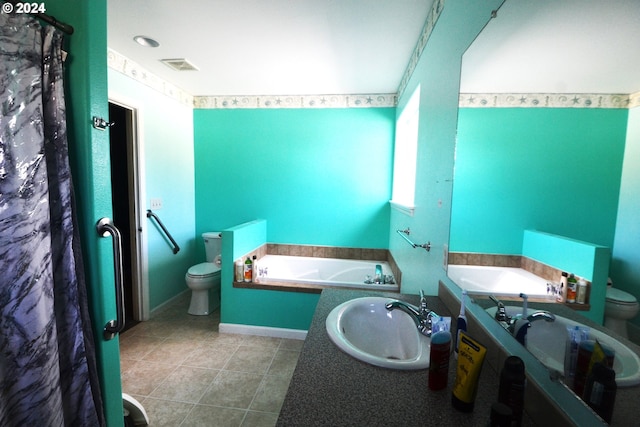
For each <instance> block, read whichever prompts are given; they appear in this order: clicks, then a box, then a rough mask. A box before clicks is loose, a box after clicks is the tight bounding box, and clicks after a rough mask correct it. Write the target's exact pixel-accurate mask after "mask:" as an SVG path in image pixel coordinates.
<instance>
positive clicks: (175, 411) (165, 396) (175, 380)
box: [120, 293, 303, 427]
mask: <svg viewBox="0 0 640 427" xmlns="http://www.w3.org/2000/svg"><path fill="white" fill-rule="evenodd" d="M188 305H189V295H188V293H185V294H183V295H181V296H180V297H179V298H178V299H177V300H176V301H175V302H173V303H172V304H169V305H168V306H167V307H165V308H163V309H162V310H161V311H160V312H159V313H154V315H153V316H152V318H151V320H149V321H147V322H142V323H139V324H138V325H136V326H134V327H133V328H131V329H130V330H128V331H127V332H125V333H124V334H122V336H121V338H120V357H121V371H122V388H123V392H124V393H128V394H130V395H132V396H133V397H135V398H136V399H137V400H138V401H140V402H141V403H142V405H143V406H144V407H145V410H146V411H147V414H148V416H149V418H150V421H151V425H152V426H154V427H158V426H171V427H176V426H194V425H220V426H223V425H224V426H265V427H266V426H273V425H275V422H276V419H277V417H278V412H279V410H280V406H281V404H282V401H283V400H284V396H285V393H286V390H287V387H288V385H289V381H290V378H291V375H292V373H293V370H294V368H295V366H296V362H297V359H298V356H299V354H300V349H301V348H302V343H303V341H300V340H288V339H281V338H271V337H257V336H251V335H235V334H221V333H219V332H218V324H219V322H220V319H219V314H220V312H219V311H216V312H214V313H212V314H211V315H209V316H190V315H189V314H187V307H188Z"/></svg>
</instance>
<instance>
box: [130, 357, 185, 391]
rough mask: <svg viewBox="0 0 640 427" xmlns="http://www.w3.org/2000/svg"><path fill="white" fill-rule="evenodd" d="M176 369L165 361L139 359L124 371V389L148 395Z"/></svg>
mask: <svg viewBox="0 0 640 427" xmlns="http://www.w3.org/2000/svg"><path fill="white" fill-rule="evenodd" d="M175 369H176V366H173V365H167V364H163V363H152V362H145V361H139V362H136V363H135V364H134V365H133V366H131V367H130V368H129V369H128V370H127V371H126V372H123V373H122V391H123V392H125V393H127V394H132V395H133V394H136V395H142V396H148V395H149V394H151V392H152V391H153V390H155V388H156V387H158V386H159V385H160V384H161V383H162V382H163V381H164V380H165V379H166V378H167V377H168V376H169V374H171V372H173V370H175Z"/></svg>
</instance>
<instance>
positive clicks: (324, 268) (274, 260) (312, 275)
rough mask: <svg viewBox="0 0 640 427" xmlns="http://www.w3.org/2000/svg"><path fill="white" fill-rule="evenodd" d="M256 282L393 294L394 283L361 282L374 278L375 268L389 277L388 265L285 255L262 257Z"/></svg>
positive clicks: (396, 285)
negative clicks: (301, 284)
mask: <svg viewBox="0 0 640 427" xmlns="http://www.w3.org/2000/svg"><path fill="white" fill-rule="evenodd" d="M257 264H258V268H257V270H258V282H259V283H267V284H268V283H275V282H289V283H303V284H308V285H319V286H327V287H348V288H358V289H375V290H381V291H397V290H398V284H396V283H393V284H392V283H384V284H376V283H365V281H366V280H367V279H370V280H372V279H373V278H374V276H375V272H376V265H380V266H382V273H383V274H384V275H387V276H392V275H393V274H392V272H391V267H390V266H389V263H387V262H384V261H362V260H350V259H335V258H316V257H301V256H289V255H265V256H263V257H262V258H260V259H259V260H258V263H257Z"/></svg>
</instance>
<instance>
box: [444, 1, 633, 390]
mask: <svg viewBox="0 0 640 427" xmlns="http://www.w3.org/2000/svg"><path fill="white" fill-rule="evenodd" d="M639 20H640V2H637V1H635V0H615V1H610V2H602V1H599V0H563V1H562V2H558V1H555V0H539V1H530V0H506V1H505V3H504V4H503V5H502V7H501V8H500V9H499V10H498V11H497V13H496V16H495V17H494V19H492V20H491V21H490V22H489V23H488V24H487V26H486V27H485V28H484V29H483V31H482V32H481V33H480V35H479V36H478V38H477V39H476V40H475V41H474V42H473V43H472V45H471V46H470V47H469V49H468V50H467V51H466V52H465V54H464V56H463V60H462V73H461V89H460V92H461V96H460V109H459V117H458V140H457V143H456V158H455V166H454V168H455V170H454V184H453V200H452V214H451V232H450V242H449V251H450V255H449V263H450V265H451V264H481V265H491V264H493V263H495V264H494V265H502V266H508V265H509V263H516V264H518V265H513V266H520V265H519V263H520V262H521V261H520V260H519V259H518V258H519V257H520V256H521V255H522V249H523V239H524V235H525V230H539V231H544V232H546V233H551V234H554V235H559V236H566V237H567V238H570V239H576V240H579V241H584V242H591V243H593V244H595V245H601V246H605V247H608V248H611V250H612V253H613V257H612V258H613V261H612V263H611V268H610V275H611V276H612V277H613V278H614V281H615V278H616V277H623V278H624V277H625V274H626V275H628V274H629V273H628V271H629V269H628V268H626V267H625V265H629V264H633V263H634V262H635V263H636V264H637V262H638V259H639V257H640V249H632V250H631V251H632V252H629V251H628V250H626V249H624V250H623V249H621V250H619V252H618V253H616V248H615V245H616V244H619V242H620V240H621V239H623V238H625V237H624V236H626V235H631V236H633V235H635V236H636V238H637V237H638V231H637V211H636V213H635V214H632V213H629V212H626V213H624V212H621V206H623V205H625V199H626V200H634V201H638V200H639V199H640V187H638V185H637V182H636V183H635V185H629V182H626V183H625V180H626V181H630V180H629V178H628V177H627V178H625V176H624V173H625V172H624V171H625V170H628V169H629V168H630V169H634V170H638V169H640V158H638V156H637V153H638V151H639V150H638V149H634V150H635V151H632V153H635V154H631V155H630V153H629V150H628V146H629V145H630V144H632V145H634V146H636V147H638V146H639V145H640V141H639V136H638V135H640V131H639V130H638V129H639V128H640V112H639V110H640V107H638V105H639V104H640V101H639V98H640V74H639V73H638V72H637V70H639V69H640V26H639V25H638V22H639ZM634 107H635V108H634ZM634 111H635V112H634ZM630 129H635V130H630ZM630 138H633V140H632V141H630V140H629V139H630ZM633 176H635V177H636V178H637V177H638V174H637V173H636V172H634V175H633ZM636 181H637V180H636ZM626 204H627V205H628V203H626ZM634 204H635V206H638V203H637V202H634ZM633 215H635V217H633ZM633 218H635V219H633ZM621 236H622V237H621ZM629 246H630V245H629ZM625 257H627V259H625ZM514 260H515V261H514ZM632 274H635V273H632ZM450 277H451V278H452V280H453V281H454V282H455V281H456V279H455V278H454V277H452V275H450ZM605 277H606V276H605ZM559 279H560V278H559V277H558V280H559ZM636 279H640V275H637V277H636ZM623 281H624V280H623ZM627 282H633V281H627ZM634 283H635V288H634V287H633V285H630V284H629V285H628V286H627V287H626V288H625V286H622V287H623V288H625V290H626V291H628V292H630V293H633V294H635V295H636V297H637V298H638V299H640V280H635V282H634ZM458 284H459V285H460V286H461V287H465V286H463V285H462V283H458ZM517 292H518V291H517V290H514V293H515V294H516V295H517ZM488 305H491V303H490V302H489V303H488ZM486 321H487V322H493V320H492V319H491V318H490V317H489V316H487V319H486ZM556 397H558V398H566V395H564V394H558V395H557V396H556Z"/></svg>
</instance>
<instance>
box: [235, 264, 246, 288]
mask: <svg viewBox="0 0 640 427" xmlns="http://www.w3.org/2000/svg"><path fill="white" fill-rule="evenodd" d="M235 277H236V282H242V281H243V280H244V264H243V263H242V260H241V259H239V260H237V261H236V263H235Z"/></svg>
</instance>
